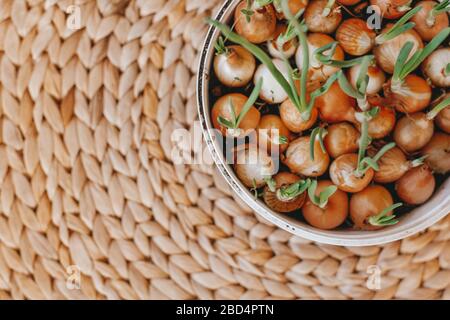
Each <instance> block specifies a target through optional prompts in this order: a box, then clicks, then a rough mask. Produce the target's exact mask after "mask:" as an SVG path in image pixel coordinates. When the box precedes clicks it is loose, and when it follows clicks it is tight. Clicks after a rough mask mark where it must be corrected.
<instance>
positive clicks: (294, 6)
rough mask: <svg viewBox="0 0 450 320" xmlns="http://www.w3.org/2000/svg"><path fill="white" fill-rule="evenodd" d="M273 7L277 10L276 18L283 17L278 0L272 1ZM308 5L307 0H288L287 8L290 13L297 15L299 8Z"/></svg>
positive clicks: (301, 8) (281, 18)
mask: <svg viewBox="0 0 450 320" xmlns="http://www.w3.org/2000/svg"><path fill="white" fill-rule="evenodd" d="M273 4H274V6H275V9H276V11H277V16H278V19H280V20H283V19H284V13H283V9H282V7H281V4H280V0H274V2H273ZM307 5H308V0H288V8H289V10H290V11H291V13H292V15H293V16H295V15H297V14H298V13H299V12H300V10H303V9H305V8H306V6H307Z"/></svg>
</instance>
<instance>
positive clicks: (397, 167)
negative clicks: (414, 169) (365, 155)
mask: <svg viewBox="0 0 450 320" xmlns="http://www.w3.org/2000/svg"><path fill="white" fill-rule="evenodd" d="M369 155H370V156H374V155H375V152H373V154H371V153H369ZM377 163H378V167H379V169H378V171H375V174H374V176H373V180H374V181H375V182H378V183H391V182H395V181H397V180H398V179H400V178H401V177H402V176H403V175H404V174H405V173H406V172H407V171H408V170H409V169H410V168H411V163H410V162H409V161H408V159H406V155H405V154H404V153H403V151H402V150H401V149H400V148H398V147H394V148H392V149H390V150H388V151H387V152H386V153H385V154H384V155H383V156H382V157H381V158H380V160H378V162H377Z"/></svg>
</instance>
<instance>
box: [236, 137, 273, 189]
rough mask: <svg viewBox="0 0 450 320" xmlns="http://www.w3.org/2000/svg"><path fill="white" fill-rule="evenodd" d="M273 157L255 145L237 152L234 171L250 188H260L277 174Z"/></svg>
mask: <svg viewBox="0 0 450 320" xmlns="http://www.w3.org/2000/svg"><path fill="white" fill-rule="evenodd" d="M275 168H276V166H275V164H274V162H273V160H272V158H271V157H270V156H269V155H268V154H267V153H266V152H263V151H261V150H259V149H258V148H257V147H256V146H255V145H252V146H250V147H249V148H247V149H244V150H239V151H237V153H236V160H235V164H234V171H235V172H236V175H237V176H238V178H239V180H240V181H241V182H242V183H243V184H244V185H245V186H246V187H249V188H254V187H256V188H260V187H262V186H264V185H265V184H266V180H267V179H268V178H270V177H271V176H272V175H273V174H275Z"/></svg>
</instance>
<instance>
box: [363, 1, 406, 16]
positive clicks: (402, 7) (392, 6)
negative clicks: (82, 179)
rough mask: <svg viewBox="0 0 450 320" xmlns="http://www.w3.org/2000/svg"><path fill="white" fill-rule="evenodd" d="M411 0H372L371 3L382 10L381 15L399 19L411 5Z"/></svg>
mask: <svg viewBox="0 0 450 320" xmlns="http://www.w3.org/2000/svg"><path fill="white" fill-rule="evenodd" d="M410 3H411V0H370V4H371V5H373V6H377V7H378V8H379V9H380V10H381V16H382V17H384V18H386V19H397V18H400V17H401V16H402V15H404V14H405V13H406V12H407V11H408V10H409V9H411V7H410V6H409V5H410Z"/></svg>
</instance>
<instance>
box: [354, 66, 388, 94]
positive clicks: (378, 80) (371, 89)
mask: <svg viewBox="0 0 450 320" xmlns="http://www.w3.org/2000/svg"><path fill="white" fill-rule="evenodd" d="M360 69H361V65H359V64H357V65H355V66H353V67H351V68H349V69H348V73H347V77H348V81H349V82H350V84H351V85H352V86H353V87H354V88H356V81H358V76H359V72H360ZM367 75H368V76H369V82H368V83H367V89H366V93H367V94H368V95H373V94H376V93H378V92H379V91H380V90H381V89H383V85H384V84H385V82H386V75H385V74H384V72H383V70H381V69H380V68H378V67H377V66H369V68H368V69H367Z"/></svg>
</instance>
